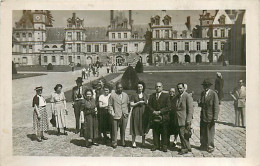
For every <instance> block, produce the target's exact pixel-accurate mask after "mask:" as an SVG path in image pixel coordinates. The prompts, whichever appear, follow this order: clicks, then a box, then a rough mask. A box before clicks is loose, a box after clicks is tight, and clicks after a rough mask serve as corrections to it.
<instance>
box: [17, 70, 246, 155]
mask: <svg viewBox="0 0 260 166" xmlns="http://www.w3.org/2000/svg"><path fill="white" fill-rule="evenodd" d="M100 73H101V74H100V75H103V76H105V73H106V71H105V68H103V69H102V70H101V71H100ZM80 75H81V72H80V71H75V72H74V73H72V72H65V73H48V75H46V76H37V77H30V78H23V79H18V80H13V82H12V83H13V110H12V111H13V113H12V115H13V155H18V156H82V157H98V156H107V157H109V156H110V157H153V156H154V157H181V156H180V155H178V151H177V148H173V147H170V149H169V150H168V152H162V151H158V150H157V151H154V152H152V151H151V150H150V149H151V147H152V132H151V130H150V132H149V133H148V135H147V137H146V146H145V147H144V148H140V142H141V137H137V148H132V147H131V136H130V135H129V123H128V126H127V131H126V141H127V147H121V146H118V148H117V149H113V148H111V147H110V146H108V145H105V144H103V143H102V141H101V142H100V143H101V144H100V145H99V146H93V147H92V148H90V149H88V148H86V147H85V141H84V139H83V138H82V137H79V135H78V134H75V133H74V128H75V118H74V112H73V109H72V105H71V103H67V107H68V110H69V115H68V117H67V119H68V123H67V126H68V136H64V135H61V136H57V135H56V130H55V128H53V127H51V126H50V130H49V132H48V133H47V134H46V136H47V137H48V138H49V139H48V140H46V141H43V142H40V143H39V142H37V141H35V140H34V131H33V128H32V112H33V108H32V107H31V100H32V97H33V95H34V93H35V92H34V90H33V89H34V88H35V86H40V85H41V86H43V87H44V91H43V95H45V94H51V92H53V87H54V86H55V85H56V83H62V84H63V85H64V91H66V90H70V89H71V88H72V87H73V86H74V85H75V79H76V78H77V77H78V76H80ZM96 78H97V77H95V78H93V77H92V78H91V80H94V79H96ZM116 79H118V78H116ZM65 87H66V88H65ZM220 108H221V110H220V114H219V119H218V123H217V124H216V137H215V146H216V149H215V151H214V152H213V153H208V152H206V151H200V150H199V149H198V147H199V146H200V141H199V132H200V131H199V116H200V108H199V107H198V106H197V103H195V102H194V119H193V122H192V127H193V135H192V138H191V139H190V142H191V145H192V152H191V153H188V154H185V155H184V157H245V156H246V129H244V128H240V127H233V124H234V119H235V118H234V116H235V114H234V108H233V102H232V101H224V102H223V103H222V105H221V106H220ZM47 111H48V117H49V119H51V110H50V104H48V105H47ZM118 139H119V134H118ZM172 140H173V136H172V137H171V141H172ZM178 142H180V140H178ZM119 145H120V142H119ZM178 146H180V143H178Z"/></svg>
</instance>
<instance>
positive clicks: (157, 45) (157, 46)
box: [156, 42, 160, 51]
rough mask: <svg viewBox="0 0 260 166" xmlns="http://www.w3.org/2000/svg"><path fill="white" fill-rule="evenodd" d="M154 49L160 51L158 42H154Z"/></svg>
mask: <svg viewBox="0 0 260 166" xmlns="http://www.w3.org/2000/svg"><path fill="white" fill-rule="evenodd" d="M156 51H160V47H159V42H156Z"/></svg>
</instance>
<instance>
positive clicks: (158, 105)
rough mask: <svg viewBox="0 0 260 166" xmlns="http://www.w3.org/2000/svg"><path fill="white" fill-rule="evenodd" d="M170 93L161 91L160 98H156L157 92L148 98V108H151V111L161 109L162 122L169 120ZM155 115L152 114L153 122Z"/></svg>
mask: <svg viewBox="0 0 260 166" xmlns="http://www.w3.org/2000/svg"><path fill="white" fill-rule="evenodd" d="M168 98H169V95H168V94H167V93H163V92H162V93H161V95H160V97H159V99H158V100H157V99H156V93H153V94H151V95H150V97H149V100H148V108H149V109H150V113H151V114H152V112H153V111H161V116H162V123H164V122H168V121H169V119H170V117H169V109H168V108H169V105H168ZM153 117H154V116H151V121H152V122H153Z"/></svg>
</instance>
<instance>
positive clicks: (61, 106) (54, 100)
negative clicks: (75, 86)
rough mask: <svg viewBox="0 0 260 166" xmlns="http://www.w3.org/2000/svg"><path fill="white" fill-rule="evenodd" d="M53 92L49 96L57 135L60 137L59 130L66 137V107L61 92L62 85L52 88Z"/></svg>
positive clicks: (64, 98)
mask: <svg viewBox="0 0 260 166" xmlns="http://www.w3.org/2000/svg"><path fill="white" fill-rule="evenodd" d="M54 90H55V92H53V93H52V94H51V100H50V101H51V109H52V112H53V114H54V115H55V119H56V127H57V130H58V135H60V134H61V133H60V131H61V129H63V134H64V135H68V134H67V132H66V123H67V122H66V121H67V119H66V116H67V115H68V110H67V106H66V97H65V95H64V92H62V85H61V84H57V85H56V86H55V87H54Z"/></svg>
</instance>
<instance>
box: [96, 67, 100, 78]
mask: <svg viewBox="0 0 260 166" xmlns="http://www.w3.org/2000/svg"><path fill="white" fill-rule="evenodd" d="M96 75H97V77H99V67H98V66H97V67H96Z"/></svg>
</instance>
